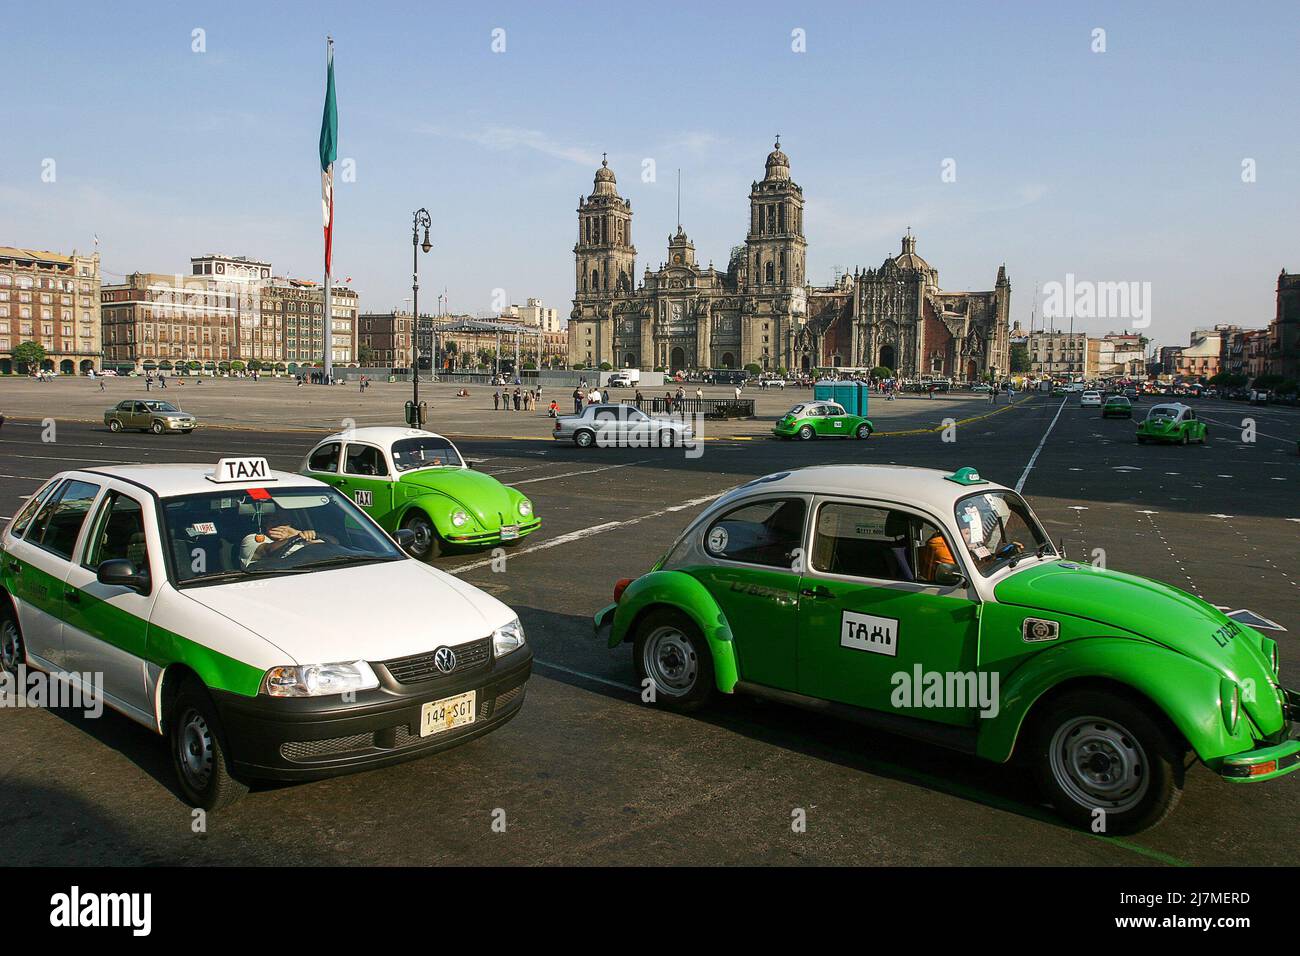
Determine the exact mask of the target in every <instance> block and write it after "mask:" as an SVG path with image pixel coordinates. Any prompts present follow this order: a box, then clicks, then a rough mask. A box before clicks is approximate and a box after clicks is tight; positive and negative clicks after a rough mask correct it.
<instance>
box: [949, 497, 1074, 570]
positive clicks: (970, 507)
mask: <svg viewBox="0 0 1300 956" xmlns="http://www.w3.org/2000/svg"><path fill="white" fill-rule="evenodd" d="M953 512H954V516H955V517H956V519H957V527H958V528H960V529H961V534H962V538H963V539H964V541H965V543H966V547H967V548H968V549H969V550H970V553H971V556H972V557H973V558H974V559H975V566H976V567H977V568H978V569H979V571H980V573H981V574H983V575H984V576H985V577H987V576H988V575H990V574H992V573H993V572H994V571H996V570H998V569H999V568H1001V567H1002V566H1003V565H1005V564H1007V563H1009V562H1011V561H1015V560H1018V559H1021V558H1023V557H1024V556H1025V555H1032V554H1035V553H1036V552H1038V551H1039V550H1040V549H1041V550H1042V553H1044V554H1049V555H1055V554H1056V549H1055V548H1053V547H1052V542H1051V539H1050V538H1048V537H1047V533H1046V532H1045V531H1043V528H1042V525H1040V524H1039V523H1038V519H1037V518H1035V517H1034V515H1033V512H1031V511H1030V510H1029V506H1028V505H1027V504H1025V502H1024V500H1023V499H1022V498H1021V497H1020V496H1019V495H1016V494H1014V493H1012V492H1010V491H990V492H981V493H977V494H973V495H967V496H966V497H965V498H962V499H961V500H960V501H958V502H957V504H956V505H955V506H954V508H953Z"/></svg>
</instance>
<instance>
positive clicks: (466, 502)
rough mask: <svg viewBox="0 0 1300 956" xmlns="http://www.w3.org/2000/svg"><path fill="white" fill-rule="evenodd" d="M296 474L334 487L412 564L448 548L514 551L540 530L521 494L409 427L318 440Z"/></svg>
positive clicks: (440, 438)
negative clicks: (398, 538)
mask: <svg viewBox="0 0 1300 956" xmlns="http://www.w3.org/2000/svg"><path fill="white" fill-rule="evenodd" d="M299 470H300V471H301V472H302V474H304V475H308V476H310V477H312V478H315V479H317V480H318V481H323V482H325V483H326V484H330V485H333V486H334V487H335V488H338V489H339V490H340V491H342V492H343V493H344V494H345V495H347V496H348V497H349V498H351V499H352V500H353V501H354V502H355V503H356V504H357V505H358V506H359V507H360V508H361V509H362V510H363V511H365V512H366V513H367V514H369V515H370V517H372V518H374V519H375V520H376V521H377V522H379V525H380V526H381V527H382V528H384V529H385V530H387V531H390V532H391V531H397V530H398V529H399V528H404V529H406V530H409V531H410V532H411V535H412V537H411V538H410V541H411V543H410V545H409V547H408V548H407V550H409V551H410V552H411V554H412V555H413V556H415V557H417V558H434V557H437V556H438V555H439V554H441V553H442V551H443V550H444V549H445V548H446V547H447V546H448V545H462V546H467V547H486V546H490V545H495V544H505V545H513V544H517V543H518V542H519V541H522V540H523V539H524V538H525V537H526V536H527V535H530V534H532V533H533V532H534V531H536V530H537V529H538V528H540V527H541V526H542V519H541V518H539V517H538V516H537V515H536V514H535V513H534V511H533V503H532V502H531V501H529V500H528V497H527V496H526V495H525V494H524V493H523V492H521V491H516V490H515V489H514V488H511V487H509V486H508V485H503V484H502V483H501V482H499V481H497V480H496V479H495V478H493V477H492V476H491V475H485V474H483V473H482V472H481V471H475V470H474V469H473V467H471V465H470V463H469V462H467V461H466V460H465V458H464V457H463V456H462V455H461V453H460V451H459V449H457V448H456V446H455V445H453V444H452V443H451V442H450V441H449V440H448V439H446V438H444V437H443V436H441V435H439V434H436V433H434V432H428V431H423V430H420V429H413V428H388V427H371V428H354V429H352V430H351V431H346V432H340V433H339V434H337V435H331V436H330V437H329V438H326V439H324V440H323V441H321V442H320V443H319V444H317V445H316V447H315V448H313V449H312V450H311V452H310V453H309V454H308V455H307V457H306V459H304V460H303V463H302V467H301V469H299Z"/></svg>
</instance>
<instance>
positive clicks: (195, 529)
mask: <svg viewBox="0 0 1300 956" xmlns="http://www.w3.org/2000/svg"><path fill="white" fill-rule="evenodd" d="M185 530H186V533H187V534H188V535H189V536H190V537H191V538H197V537H198V536H199V535H201V534H216V533H217V526H216V525H215V524H213V523H212V522H211V521H196V522H194V524H192V525H190V526H189V527H188V528H187V529H185Z"/></svg>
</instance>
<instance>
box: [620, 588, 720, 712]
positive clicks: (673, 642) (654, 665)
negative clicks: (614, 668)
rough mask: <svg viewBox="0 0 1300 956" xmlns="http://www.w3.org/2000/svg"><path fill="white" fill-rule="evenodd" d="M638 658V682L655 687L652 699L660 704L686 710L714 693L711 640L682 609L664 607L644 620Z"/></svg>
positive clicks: (639, 631) (696, 706)
mask: <svg viewBox="0 0 1300 956" xmlns="http://www.w3.org/2000/svg"><path fill="white" fill-rule="evenodd" d="M634 658H635V660H636V674H637V683H638V684H639V686H640V687H641V688H642V689H643V690H644V689H645V688H647V687H649V688H653V696H652V697H651V698H650V699H651V702H652V703H654V704H656V705H658V706H660V707H664V708H667V709H668V710H676V711H680V712H683V713H685V712H688V711H692V710H698V709H699V708H701V707H703V706H704V705H705V704H706V703H707V702H708V700H709V698H710V697H711V696H712V695H713V656H712V654H711V653H710V652H709V647H708V643H707V642H706V641H705V640H704V635H702V634H701V633H700V631H699V628H697V627H696V626H695V623H694V622H693V621H691V619H690V618H688V617H686V616H685V615H684V614H682V613H681V612H680V611H674V610H670V609H668V608H661V609H659V610H655V611H651V612H650V613H649V614H647V615H646V616H645V617H644V618H643V619H642V620H641V623H640V624H639V625H638V627H637V632H636V642H635V652H634ZM647 681H648V682H649V683H647Z"/></svg>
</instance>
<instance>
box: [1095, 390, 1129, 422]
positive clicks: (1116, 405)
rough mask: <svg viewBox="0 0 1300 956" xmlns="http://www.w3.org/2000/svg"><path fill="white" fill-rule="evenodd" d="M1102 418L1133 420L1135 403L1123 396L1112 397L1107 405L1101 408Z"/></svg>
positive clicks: (1107, 400)
mask: <svg viewBox="0 0 1300 956" xmlns="http://www.w3.org/2000/svg"><path fill="white" fill-rule="evenodd" d="M1101 417H1102V418H1132V417H1133V403H1132V402H1130V401H1129V400H1128V399H1127V398H1125V397H1124V396H1123V395H1111V396H1109V397H1108V398H1107V399H1106V404H1105V405H1103V406H1101Z"/></svg>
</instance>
